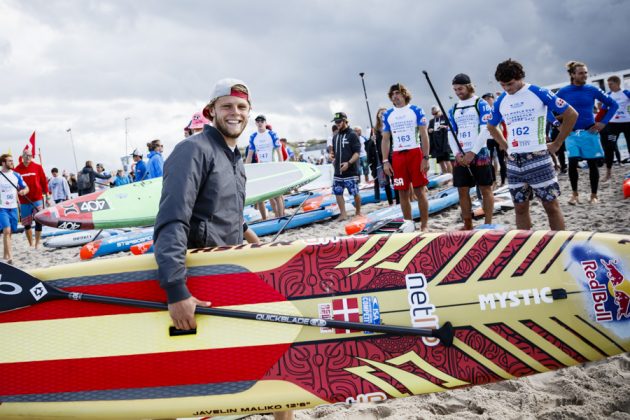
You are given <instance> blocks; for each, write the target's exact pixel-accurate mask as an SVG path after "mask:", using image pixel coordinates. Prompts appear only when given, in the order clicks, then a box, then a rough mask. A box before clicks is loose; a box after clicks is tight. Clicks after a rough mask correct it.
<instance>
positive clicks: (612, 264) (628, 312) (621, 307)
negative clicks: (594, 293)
mask: <svg viewBox="0 0 630 420" xmlns="http://www.w3.org/2000/svg"><path fill="white" fill-rule="evenodd" d="M600 261H601V263H602V265H603V267H604V269H605V270H606V276H607V277H608V292H609V293H610V295H611V296H612V297H613V298H614V300H615V304H616V305H617V306H618V309H617V320H619V319H622V318H630V280H629V279H627V278H625V277H624V275H623V273H622V272H621V270H619V268H618V267H617V260H608V261H604V260H600Z"/></svg>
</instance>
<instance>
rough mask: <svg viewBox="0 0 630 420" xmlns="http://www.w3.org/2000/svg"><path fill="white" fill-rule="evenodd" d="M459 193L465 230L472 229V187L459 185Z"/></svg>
mask: <svg viewBox="0 0 630 420" xmlns="http://www.w3.org/2000/svg"><path fill="white" fill-rule="evenodd" d="M457 192H458V193H459V207H460V208H461V211H462V220H464V230H472V228H473V223H472V203H471V202H470V188H468V187H457Z"/></svg>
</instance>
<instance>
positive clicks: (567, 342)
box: [0, 231, 630, 418]
mask: <svg viewBox="0 0 630 420" xmlns="http://www.w3.org/2000/svg"><path fill="white" fill-rule="evenodd" d="M112 261H113V260H107V261H96V262H90V263H82V264H73V265H66V266H58V267H53V268H49V269H41V270H34V271H32V272H31V274H33V275H34V276H35V277H37V278H40V279H42V280H45V281H48V282H50V284H54V285H55V286H57V287H59V288H63V289H67V290H72V291H77V292H85V293H92V294H99V295H109V296H117V297H127V298H135V299H145V300H154V301H163V300H164V294H163V292H162V291H161V289H160V288H159V286H158V284H157V281H156V265H155V260H154V258H153V256H152V255H146V256H140V257H126V258H120V259H117V260H115V262H116V263H115V264H112ZM187 262H188V267H189V272H188V274H189V280H188V284H189V286H190V289H191V291H192V292H193V293H194V294H195V295H196V296H197V297H199V298H201V299H204V300H210V301H212V302H213V305H214V306H215V307H225V308H233V309H240V310H251V311H255V312H269V313H278V314H286V315H303V316H308V317H320V318H332V319H337V320H346V321H358V322H364V323H383V324H387V325H400V326H413V327H417V328H435V327H438V326H441V325H443V324H444V323H446V322H447V321H450V322H451V323H452V324H453V326H454V328H455V339H454V343H453V345H452V346H446V345H445V344H444V343H441V342H439V341H438V340H437V339H435V338H426V337H424V338H423V337H415V336H414V337H409V336H406V337H398V336H388V335H383V334H376V333H364V332H360V331H359V332H356V331H351V330H330V329H321V328H319V327H310V326H299V325H287V324H275V323H267V322H261V321H249V320H238V319H228V318H218V317H213V316H204V315H199V316H198V318H197V319H198V330H197V333H196V334H195V335H183V336H171V335H170V334H169V326H170V325H171V322H170V319H169V316H168V314H167V313H166V312H161V311H154V310H146V309H138V308H130V307H125V306H117V305H109V304H98V303H87V302H75V301H50V302H42V303H38V304H35V305H33V306H30V307H26V308H23V309H19V310H14V311H10V312H5V313H2V314H0V336H1V337H2V340H0V378H2V380H1V381H0V417H3V418H4V417H12V416H15V417H17V416H26V417H46V416H51V417H52V416H58V417H63V418H71V417H100V418H121V417H125V418H128V417H144V418H157V417H192V416H209V415H230V414H241V415H242V414H251V413H260V412H270V411H279V410H288V409H301V408H307V407H313V406H316V405H320V404H327V403H334V402H339V401H346V402H356V401H377V400H383V399H387V398H401V397H406V396H410V395H415V394H422V393H429V392H438V391H445V390H450V389H454V388H458V387H464V386H470V385H477V384H484V383H488V382H493V381H500V380H505V379H510V378H514V377H518V376H525V375H531V374H536V373H539V372H546V371H549V370H554V369H560V368H563V367H565V366H571V365H576V364H579V363H583V362H587V361H593V360H599V359H604V358H606V357H608V356H612V355H615V354H619V353H623V352H627V351H630V237H628V236H620V235H612V234H597V233H588V232H578V233H574V232H557V233H556V232H546V231H538V232H524V231H510V232H507V233H506V232H498V231H473V232H452V233H444V234H396V235H391V236H385V235H375V236H370V237H367V236H358V237H350V238H344V239H323V240H317V241H312V242H304V241H298V242H293V243H274V244H264V245H259V246H252V245H247V246H241V247H235V248H215V249H207V250H197V251H193V252H191V253H190V254H189V255H188V257H187ZM8 280H10V279H5V278H2V279H1V280H0V281H8ZM8 291H10V290H9V289H6V288H2V287H1V283H0V293H5V294H6V293H7V292H8Z"/></svg>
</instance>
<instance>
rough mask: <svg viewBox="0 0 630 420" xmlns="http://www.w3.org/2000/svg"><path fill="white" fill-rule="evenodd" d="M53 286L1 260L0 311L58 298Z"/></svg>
mask: <svg viewBox="0 0 630 420" xmlns="http://www.w3.org/2000/svg"><path fill="white" fill-rule="evenodd" d="M59 295H60V293H59V292H58V291H57V290H56V289H55V288H53V287H51V286H49V285H46V284H44V283H43V282H41V281H40V280H38V279H36V278H35V277H33V276H31V275H30V274H28V273H25V272H24V271H22V270H20V269H18V268H15V267H13V266H12V265H9V264H5V263H2V262H0V312H5V311H12V310H14V309H19V308H23V307H25V306H31V305H34V304H36V303H39V302H44V301H46V300H50V299H54V298H58V297H59Z"/></svg>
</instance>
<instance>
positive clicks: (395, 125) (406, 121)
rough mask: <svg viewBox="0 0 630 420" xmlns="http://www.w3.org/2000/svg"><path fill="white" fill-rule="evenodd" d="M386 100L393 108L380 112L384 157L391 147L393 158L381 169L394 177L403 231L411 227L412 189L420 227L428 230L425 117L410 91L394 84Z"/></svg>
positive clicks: (427, 159)
mask: <svg viewBox="0 0 630 420" xmlns="http://www.w3.org/2000/svg"><path fill="white" fill-rule="evenodd" d="M388 96H389V99H390V100H391V101H392V103H393V104H394V107H393V108H391V109H389V110H388V111H387V112H385V114H383V142H382V144H381V146H382V148H383V157H384V158H385V157H386V156H389V149H390V144H392V147H393V153H392V161H391V162H390V161H389V160H388V159H386V158H385V159H383V171H385V174H387V175H388V176H391V177H393V179H394V189H395V190H397V191H398V192H399V194H400V209H401V210H402V213H403V218H404V219H405V223H404V225H403V226H401V230H403V231H406V232H407V231H412V230H413V229H415V228H414V223H413V218H412V213H411V193H412V192H411V188H413V190H414V192H415V195H416V197H418V208H419V210H420V229H421V230H422V231H426V230H428V222H429V201H428V200H427V193H426V185H427V184H428V183H429V180H428V179H427V171H428V170H429V134H428V132H427V119H426V117H425V116H424V112H423V111H422V108H419V107H417V106H415V105H410V104H409V102H411V93H409V91H408V90H407V88H406V87H405V86H403V85H402V84H400V83H396V84H395V85H392V86H391V87H390V88H389V92H388Z"/></svg>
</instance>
